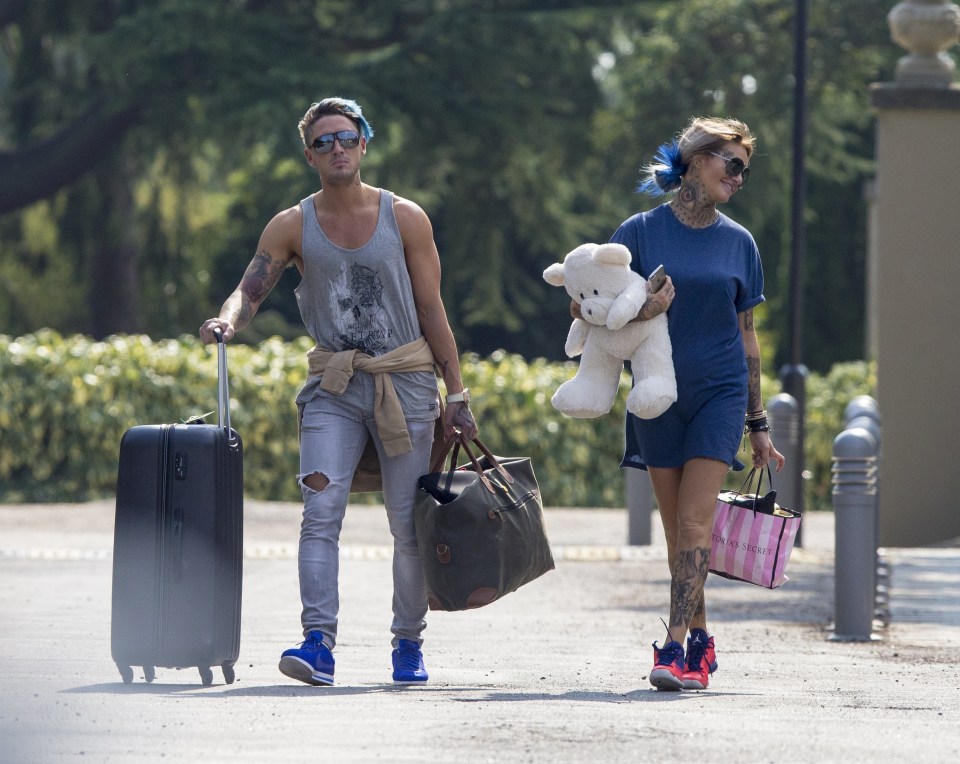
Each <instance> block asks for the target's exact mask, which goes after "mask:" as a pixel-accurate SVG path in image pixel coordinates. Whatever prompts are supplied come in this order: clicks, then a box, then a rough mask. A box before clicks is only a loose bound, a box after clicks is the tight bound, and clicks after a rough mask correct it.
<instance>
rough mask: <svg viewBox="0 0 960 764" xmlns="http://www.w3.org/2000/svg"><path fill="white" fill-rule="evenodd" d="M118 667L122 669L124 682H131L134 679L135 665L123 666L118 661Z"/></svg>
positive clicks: (121, 675)
mask: <svg viewBox="0 0 960 764" xmlns="http://www.w3.org/2000/svg"><path fill="white" fill-rule="evenodd" d="M117 668H118V669H120V677H121V678H122V679H123V683H124V684H130V683H131V682H132V681H133V667H131V666H121V665H120V664H119V663H118V664H117Z"/></svg>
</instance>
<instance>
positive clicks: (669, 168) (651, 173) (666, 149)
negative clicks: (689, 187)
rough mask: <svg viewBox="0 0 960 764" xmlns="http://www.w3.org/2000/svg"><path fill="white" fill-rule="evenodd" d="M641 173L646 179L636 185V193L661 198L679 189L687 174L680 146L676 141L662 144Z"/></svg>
mask: <svg viewBox="0 0 960 764" xmlns="http://www.w3.org/2000/svg"><path fill="white" fill-rule="evenodd" d="M643 171H644V173H646V176H647V177H646V178H644V179H643V180H642V181H641V182H640V183H639V184H638V185H637V193H641V194H650V195H651V196H663V195H664V194H666V193H669V192H670V191H674V190H676V189H678V188H680V182H681V180H682V178H683V176H684V175H685V174H686V172H687V165H686V163H684V161H683V157H682V155H681V152H680V144H679V143H678V142H677V141H676V140H673V141H670V142H669V143H664V144H663V145H662V146H660V148H658V149H657V153H656V154H654V155H653V161H652V162H651V163H650V164H648V165H646V166H645V167H644V168H643Z"/></svg>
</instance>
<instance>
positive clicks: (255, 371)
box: [0, 330, 875, 507]
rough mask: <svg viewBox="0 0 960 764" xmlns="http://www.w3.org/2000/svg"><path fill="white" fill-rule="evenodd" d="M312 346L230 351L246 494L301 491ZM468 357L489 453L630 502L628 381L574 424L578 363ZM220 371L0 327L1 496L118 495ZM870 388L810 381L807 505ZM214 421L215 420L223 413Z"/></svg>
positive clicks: (825, 479)
mask: <svg viewBox="0 0 960 764" xmlns="http://www.w3.org/2000/svg"><path fill="white" fill-rule="evenodd" d="M309 347H310V342H309V340H308V339H306V338H304V339H301V340H297V341H295V342H284V341H282V340H280V339H279V338H272V339H268V340H265V341H264V342H262V343H260V344H259V345H256V346H249V345H239V344H238V345H231V346H230V347H229V350H228V354H229V366H230V398H231V407H230V413H231V424H232V425H233V426H234V427H235V428H236V429H237V430H238V431H239V432H240V434H241V436H242V437H243V441H244V452H245V462H244V471H245V478H244V487H245V492H246V495H247V496H248V497H250V498H256V499H268V500H278V501H298V500H299V498H300V494H299V489H298V488H297V485H296V481H295V478H294V476H295V474H296V472H297V469H298V454H297V433H296V408H295V406H294V404H293V399H294V397H295V395H296V393H297V390H298V389H299V387H300V385H302V383H303V380H304V369H305V361H304V355H305V353H306V351H307V350H308V349H309ZM462 365H463V377H464V383H465V384H466V385H467V386H468V387H470V388H471V390H473V391H474V398H473V403H472V404H471V405H472V408H473V409H474V412H475V413H476V416H477V419H478V421H479V423H480V430H481V437H482V438H483V440H484V442H485V443H486V444H487V445H488V446H489V447H490V448H491V449H492V450H493V451H494V452H495V453H500V454H512V455H520V454H523V455H529V456H531V457H532V458H533V464H534V467H535V469H536V472H537V476H538V478H539V479H540V483H541V488H542V490H543V495H544V501H545V503H547V504H548V505H551V506H622V505H623V475H622V473H621V471H620V470H619V469H618V467H617V465H618V463H619V459H620V456H621V451H622V448H623V426H622V422H623V415H624V399H625V397H626V391H625V390H624V391H622V392H623V394H621V395H620V396H619V397H618V400H617V403H616V406H615V408H614V410H613V411H612V412H611V413H610V414H609V415H608V416H605V417H601V418H599V419H593V420H577V419H570V418H567V417H564V416H561V415H560V414H558V413H557V412H556V411H555V410H554V409H553V407H552V406H551V405H550V396H551V395H552V394H553V391H554V390H556V388H557V387H558V386H559V385H560V383H561V382H563V381H565V380H566V379H568V378H569V377H571V376H572V375H573V373H574V371H575V368H576V367H575V364H574V363H572V362H570V363H549V362H546V361H544V360H535V361H532V362H527V361H525V360H524V359H522V358H520V357H519V356H515V355H510V354H507V353H494V354H493V355H491V356H490V357H488V358H479V357H477V356H475V355H470V354H468V355H465V356H464V358H463V361H462ZM216 377H217V364H216V350H215V349H214V348H213V347H211V346H204V345H201V344H200V342H199V340H198V339H197V338H196V337H193V336H182V337H180V338H179V339H177V340H162V341H152V340H150V339H149V338H147V337H144V336H115V337H110V338H108V339H107V340H105V341H102V342H95V341H93V340H91V339H89V338H87V337H83V336H74V337H68V338H64V337H62V336H60V335H59V334H57V333H56V332H53V331H49V330H44V331H40V332H37V333H35V334H32V335H27V336H24V337H17V338H12V337H8V336H4V335H0V385H2V404H3V405H2V407H0V433H2V437H0V502H4V503H14V502H64V501H84V500H89V499H94V498H103V497H109V496H112V495H113V493H114V490H115V485H116V470H117V453H118V446H119V443H120V438H121V436H122V435H123V433H124V431H125V430H126V429H127V428H129V427H131V426H133V425H135V424H143V423H159V422H176V421H180V420H186V419H188V418H190V417H192V416H195V415H198V414H207V413H208V412H211V411H215V409H216V405H217V399H216ZM763 382H764V390H763V394H764V398H765V399H766V398H769V397H770V396H771V395H773V394H775V393H776V392H778V390H779V387H778V384H777V382H776V381H775V380H772V379H769V378H765V379H764V381H763ZM623 384H624V386H626V385H627V384H628V380H627V377H626V375H625V376H624V380H623ZM874 389H875V371H874V369H873V367H872V366H869V365H867V364H865V363H854V364H844V365H842V366H838V367H836V368H835V369H834V370H833V371H832V372H831V373H830V375H828V376H827V377H826V378H818V377H816V376H812V377H811V378H810V381H809V385H808V394H807V401H808V413H807V425H808V429H807V436H806V451H807V466H808V470H809V471H810V473H811V479H810V480H809V481H808V486H809V488H808V492H809V495H810V497H811V499H812V502H813V506H815V507H823V506H829V499H830V453H831V448H832V442H833V438H834V437H835V436H836V434H837V433H838V432H839V430H840V427H841V420H842V415H843V409H844V407H845V405H846V403H847V402H848V401H849V400H850V399H851V398H853V397H854V396H856V395H860V394H863V393H868V394H869V393H872V392H873V390H874ZM207 421H208V422H213V421H216V414H213V415H212V416H208V417H207ZM355 498H356V499H358V500H362V499H363V497H360V496H357V497H355ZM374 498H376V497H374Z"/></svg>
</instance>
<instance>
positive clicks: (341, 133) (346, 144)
mask: <svg viewBox="0 0 960 764" xmlns="http://www.w3.org/2000/svg"><path fill="white" fill-rule="evenodd" d="M335 140H336V141H340V145H341V146H342V147H343V148H345V149H355V148H356V147H357V146H359V145H360V133H358V132H357V131H356V130H338V131H337V132H335V133H324V134H323V135H318V136H317V137H316V138H315V139H314V141H313V143H311V144H310V148H312V149H313V150H314V151H316V152H317V153H318V154H327V153H329V152H331V151H333V142H334V141H335Z"/></svg>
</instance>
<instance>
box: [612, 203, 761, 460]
mask: <svg viewBox="0 0 960 764" xmlns="http://www.w3.org/2000/svg"><path fill="white" fill-rule="evenodd" d="M610 241H613V242H618V243H620V244H623V245H624V246H626V247H627V248H628V249H629V250H630V252H631V253H632V254H633V262H632V263H631V268H633V270H635V271H636V272H637V273H639V274H640V275H641V276H643V277H644V278H646V277H647V276H648V275H649V274H650V273H651V272H652V271H653V269H654V268H656V267H657V266H658V265H660V264H661V263H663V266H664V269H665V270H666V272H667V275H668V276H670V278H671V279H673V284H674V286H675V287H676V297H675V298H674V300H673V303H672V304H671V305H670V309H669V310H668V311H667V323H668V325H669V328H670V341H671V343H672V345H673V365H674V369H675V371H676V375H677V402H676V403H674V404H673V405H672V406H671V407H670V408H669V409H667V411H665V412H664V413H663V414H661V415H660V416H659V417H657V418H655V419H639V418H637V417H635V416H634V415H633V414H630V413H628V414H627V422H626V430H627V439H626V450H625V453H624V457H623V462H622V463H621V466H623V467H637V468H639V469H646V468H647V466H650V467H680V466H682V465H683V464H685V463H686V462H687V461H689V460H690V459H694V458H697V457H703V458H708V459H716V460H719V461H722V462H724V463H726V464H729V465H733V466H734V468H735V469H742V468H743V465H742V464H741V463H740V462H739V461H738V460H737V458H736V455H737V449H738V448H739V447H740V441H741V439H742V437H743V418H744V414H745V413H746V410H747V361H746V356H745V354H744V350H743V337H742V336H741V333H740V325H739V320H738V316H737V314H738V313H742V312H743V311H745V310H749V309H750V308H753V307H755V306H757V305H759V304H760V303H761V302H763V300H764V297H763V269H762V267H761V264H760V252H759V250H758V249H757V245H756V242H755V241H754V240H753V236H752V235H751V234H750V232H749V231H748V230H747V229H746V228H744V227H743V226H741V225H740V224H739V223H736V222H735V221H733V220H731V219H730V218H728V217H727V216H726V215H724V214H723V213H720V215H719V217H718V219H717V221H716V222H715V223H714V224H713V225H711V226H708V227H707V228H690V227H688V226H685V225H683V224H682V223H681V222H680V221H679V220H677V218H676V216H675V215H674V213H673V210H672V209H671V207H670V205H669V204H662V205H661V206H659V207H656V208H655V209H652V210H650V211H649V212H641V213H639V214H637V215H634V216H633V217H631V218H629V219H627V220H626V221H624V222H623V224H622V225H621V226H620V227H619V228H618V229H617V231H616V233H614V235H613V236H612V237H611V239H610Z"/></svg>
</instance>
